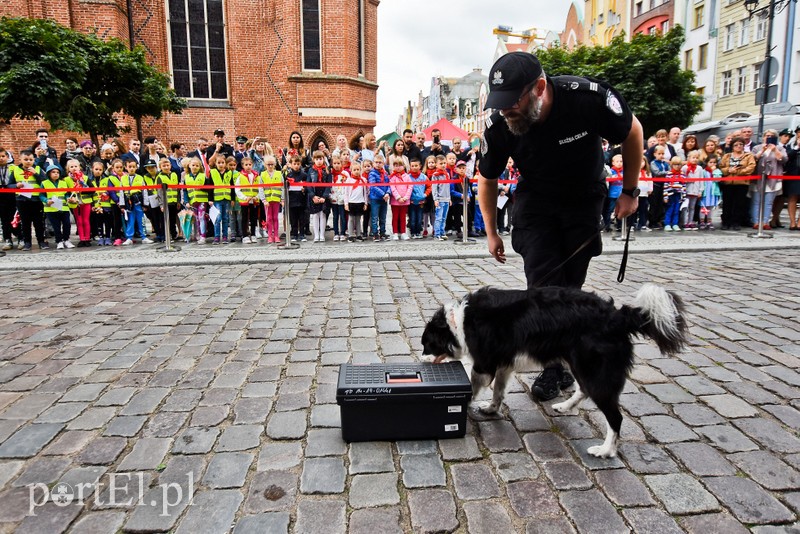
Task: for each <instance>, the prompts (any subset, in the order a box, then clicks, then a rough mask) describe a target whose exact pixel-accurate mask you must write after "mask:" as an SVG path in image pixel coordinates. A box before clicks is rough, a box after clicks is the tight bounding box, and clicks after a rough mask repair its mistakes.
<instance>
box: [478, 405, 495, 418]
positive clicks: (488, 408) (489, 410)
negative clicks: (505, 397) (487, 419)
mask: <svg viewBox="0 0 800 534" xmlns="http://www.w3.org/2000/svg"><path fill="white" fill-rule="evenodd" d="M497 409H498V407H497V406H495V404H494V403H492V402H489V403H485V404H481V405H480V406H478V410H479V411H480V412H481V413H483V414H486V415H494V414H496V413H497Z"/></svg>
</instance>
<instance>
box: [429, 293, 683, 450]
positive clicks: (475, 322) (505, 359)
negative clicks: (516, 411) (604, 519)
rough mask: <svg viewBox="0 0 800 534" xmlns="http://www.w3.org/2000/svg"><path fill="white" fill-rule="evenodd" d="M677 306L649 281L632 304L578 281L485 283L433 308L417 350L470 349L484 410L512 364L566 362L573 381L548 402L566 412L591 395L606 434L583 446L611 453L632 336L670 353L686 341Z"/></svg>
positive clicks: (492, 408) (442, 354) (453, 353)
mask: <svg viewBox="0 0 800 534" xmlns="http://www.w3.org/2000/svg"><path fill="white" fill-rule="evenodd" d="M683 310H684V305H683V301H682V300H681V298H680V297H679V296H678V295H676V294H675V293H673V292H671V291H667V290H665V289H663V288H661V287H659V286H656V285H654V284H645V285H644V286H642V288H641V289H640V290H639V292H638V293H637V294H636V298H635V300H634V303H633V306H622V307H621V308H619V309H617V308H615V307H614V303H613V301H607V300H604V299H602V298H601V297H599V296H597V295H595V294H594V293H588V292H586V291H582V290H580V289H571V288H561V287H543V288H536V289H527V290H503V289H495V288H483V289H480V290H478V291H476V292H474V293H470V294H468V295H467V296H466V297H464V299H463V300H461V302H459V303H456V304H447V305H445V306H443V307H442V308H440V309H439V310H438V311H437V312H436V313H435V314H434V315H433V317H432V318H431V320H430V322H428V324H427V325H426V327H425V331H424V332H423V334H422V347H423V354H426V355H432V356H434V357H435V358H434V361H435V362H437V363H439V362H441V361H443V360H444V359H445V358H448V357H449V358H453V359H461V358H462V357H464V356H469V357H470V358H471V359H472V361H473V366H472V376H471V381H472V394H473V398H475V397H476V396H477V394H478V393H479V392H480V390H481V388H483V387H485V386H488V385H489V384H491V382H492V380H494V393H493V397H492V401H491V403H490V404H489V405H488V406H486V407H483V408H481V410H482V411H483V412H486V413H495V412H497V410H498V409H499V408H500V405H501V404H502V402H503V398H504V396H505V389H506V384H507V383H508V380H509V378H510V377H511V375H512V373H513V372H514V371H515V370H516V371H523V370H530V367H531V364H537V363H538V364H539V365H540V366H542V365H546V364H548V363H550V362H552V361H556V360H559V361H563V362H565V363H566V364H567V365H568V366H569V368H570V369H571V370H572V374H573V375H574V376H575V380H576V381H577V389H576V390H575V393H574V394H573V395H572V396H571V397H570V398H569V399H568V400H566V401H564V402H560V403H558V404H554V405H553V409H555V410H556V411H558V412H561V413H565V412H569V411H571V410H573V409H574V408H576V407H577V406H578V404H580V402H581V401H582V400H583V399H584V398H585V397H589V398H590V399H592V401H594V403H595V404H596V405H597V407H598V408H599V409H600V411H602V412H603V415H605V417H606V421H607V426H608V431H607V434H606V438H605V442H604V443H603V444H602V445H597V446H593V447H589V450H588V452H589V454H592V455H594V456H597V457H601V458H610V457H613V456H616V454H617V439H618V437H619V430H620V426H621V425H622V414H621V413H620V411H619V396H620V393H622V389H623V387H624V386H625V380H626V379H627V376H628V373H629V372H630V370H631V367H632V366H633V358H634V355H633V343H632V342H631V336H632V335H641V336H644V337H649V338H650V339H652V340H653V341H655V342H656V344H657V345H658V348H659V349H660V350H661V352H662V353H664V354H674V353H676V352H678V351H680V350H681V349H682V348H683V347H684V345H685V344H686V339H687V326H686V321H685V319H684V317H683Z"/></svg>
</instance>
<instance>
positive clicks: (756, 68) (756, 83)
mask: <svg viewBox="0 0 800 534" xmlns="http://www.w3.org/2000/svg"><path fill="white" fill-rule="evenodd" d="M763 64H764V62H763V61H762V62H761V63H756V64H754V65H753V83H752V84H751V86H752V88H753V89H752V90H753V91H755V90H757V89H758V88H759V87H761V82H760V80H759V79H760V78H761V65H763Z"/></svg>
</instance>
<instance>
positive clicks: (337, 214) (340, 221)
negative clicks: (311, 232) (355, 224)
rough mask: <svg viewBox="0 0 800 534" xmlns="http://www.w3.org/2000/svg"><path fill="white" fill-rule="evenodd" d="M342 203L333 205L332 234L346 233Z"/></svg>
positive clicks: (345, 220)
mask: <svg viewBox="0 0 800 534" xmlns="http://www.w3.org/2000/svg"><path fill="white" fill-rule="evenodd" d="M345 214H346V212H345V211H344V205H343V204H342V205H339V204H334V205H333V235H344V234H345V233H347V219H346V218H345Z"/></svg>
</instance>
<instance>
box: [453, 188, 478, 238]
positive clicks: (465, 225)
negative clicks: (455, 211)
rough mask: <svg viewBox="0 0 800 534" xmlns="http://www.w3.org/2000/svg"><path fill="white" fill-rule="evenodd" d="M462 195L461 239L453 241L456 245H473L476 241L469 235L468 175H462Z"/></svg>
mask: <svg viewBox="0 0 800 534" xmlns="http://www.w3.org/2000/svg"><path fill="white" fill-rule="evenodd" d="M461 190H462V197H461V207H462V210H463V213H462V214H461V241H458V240H457V241H455V244H456V245H475V244H477V241H476V240H475V239H473V238H471V237H469V194H470V184H469V177H468V176H467V175H466V174H465V175H464V182H463V183H462V184H461Z"/></svg>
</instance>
